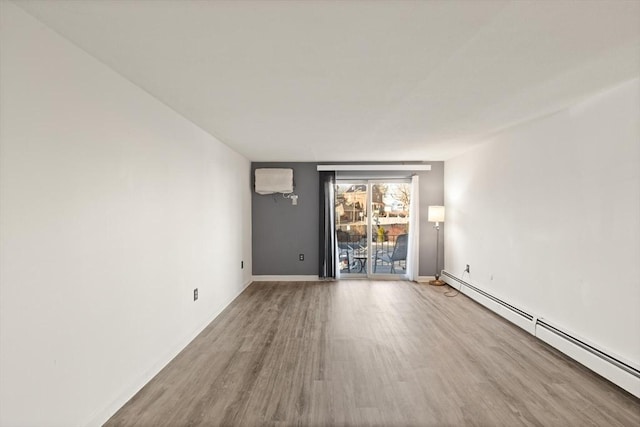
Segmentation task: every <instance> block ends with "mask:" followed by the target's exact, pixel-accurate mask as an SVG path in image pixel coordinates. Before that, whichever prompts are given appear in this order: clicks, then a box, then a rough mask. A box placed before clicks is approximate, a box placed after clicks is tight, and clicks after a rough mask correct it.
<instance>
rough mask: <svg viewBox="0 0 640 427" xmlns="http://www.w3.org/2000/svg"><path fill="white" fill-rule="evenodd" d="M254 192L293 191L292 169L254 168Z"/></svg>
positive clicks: (285, 192) (286, 192)
mask: <svg viewBox="0 0 640 427" xmlns="http://www.w3.org/2000/svg"><path fill="white" fill-rule="evenodd" d="M255 178H256V184H255V185H256V186H255V189H256V193H258V194H273V193H283V194H288V193H293V169H278V168H260V169H256V172H255Z"/></svg>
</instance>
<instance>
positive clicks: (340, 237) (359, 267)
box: [336, 182, 369, 275]
mask: <svg viewBox="0 0 640 427" xmlns="http://www.w3.org/2000/svg"><path fill="white" fill-rule="evenodd" d="M368 206H369V202H368V191H367V183H366V182H340V183H338V184H336V234H337V236H336V237H337V238H336V240H337V242H338V260H339V265H340V274H341V275H366V274H367V253H368V251H367V230H368V221H369V218H368V216H367V212H368V211H369V210H368Z"/></svg>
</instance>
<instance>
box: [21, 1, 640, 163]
mask: <svg viewBox="0 0 640 427" xmlns="http://www.w3.org/2000/svg"><path fill="white" fill-rule="evenodd" d="M17 4H18V5H19V6H20V7H22V8H23V9H24V10H26V11H27V12H29V13H30V14H32V15H34V16H35V17H37V18H38V19H40V20H41V21H42V22H44V23H45V24H47V25H48V26H50V27H51V28H53V29H54V30H56V31H57V32H58V33H60V34H62V35H63V36H65V37H66V38H68V39H69V40H71V41H72V42H73V43H75V44H76V45H77V46H79V47H81V48H82V49H84V50H85V51H87V52H88V53H90V54H91V55H93V56H95V57H96V58H98V59H99V60H101V61H102V62H103V63H105V64H107V65H108V66H110V67H111V68H113V69H114V70H116V71H117V72H118V73H120V74H121V75H122V76H124V77H126V78H127V79H129V80H130V81H132V82H133V83H135V84H136V85H138V86H140V87H141V88H143V89H144V90H146V91H147V92H149V93H150V94H152V95H153V96H155V97H156V98H157V99H159V100H161V101H162V102H164V103H165V104H166V105H168V106H170V107H171V108H173V109H174V110H175V111H177V112H179V113H180V114H182V115H183V116H184V117H186V118H188V119H189V120H191V121H193V122H194V123H196V124H197V125H199V126H200V127H202V128H203V129H205V130H206V131H208V132H209V133H211V134H212V135H215V136H216V137H218V138H219V139H220V140H221V141H222V142H224V143H226V144H227V145H229V146H231V147H232V148H234V149H235V150H237V151H239V152H240V153H242V154H244V155H245V156H246V157H247V158H249V159H251V160H254V161H270V160H279V161H339V160H344V161H357V160H365V161H372V160H388V161H390V160H443V159H447V158H450V157H452V156H454V155H456V154H458V153H461V152H462V151H464V150H466V149H468V148H469V147H471V146H472V145H474V144H477V143H479V142H480V141H481V140H482V139H483V138H486V137H487V136H489V135H491V134H492V133H495V132H497V131H500V130H501V129H504V128H505V127H508V126H511V125H513V124H516V123H521V122H523V121H527V120H531V119H533V118H536V117H539V116H541V115H544V114H548V113H551V112H553V111H557V110H558V109H560V108H563V107H566V106H567V105H570V104H571V103H574V102H576V101H578V100H579V99H581V98H583V97H585V96H587V95H589V94H592V93H595V92H598V91H601V90H603V89H606V88H608V87H610V86H612V85H615V84H617V83H618V82H621V81H624V80H628V79H631V78H634V77H637V76H639V75H640V2H639V1H589V2H579V1H573V0H572V1H560V0H558V1H532V2H528V1H398V0H395V1H340V2H338V1H299V2H294V1H188V0H187V1H177V0H163V1H153V0H134V1H128V0H119V1H116V0H111V1H96V0H88V1H75V0H74V1H66V0H63V1H62V0H56V1H52V0H44V1H43V0H36V1H32V0H26V1H17Z"/></svg>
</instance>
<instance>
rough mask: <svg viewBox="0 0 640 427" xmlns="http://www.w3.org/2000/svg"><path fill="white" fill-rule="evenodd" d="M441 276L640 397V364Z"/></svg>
mask: <svg viewBox="0 0 640 427" xmlns="http://www.w3.org/2000/svg"><path fill="white" fill-rule="evenodd" d="M441 277H442V279H443V280H444V281H445V282H447V284H449V285H450V286H452V287H453V288H455V289H457V290H459V291H460V292H462V293H464V294H465V295H467V296H469V297H470V298H472V299H473V300H475V301H476V302H478V303H480V304H482V305H484V306H485V307H487V308H489V309H490V310H492V311H494V312H495V313H497V314H498V315H500V316H502V317H504V318H505V319H507V320H509V321H510V322H512V323H514V324H516V325H517V326H519V327H521V328H522V329H524V330H526V331H527V332H529V333H530V334H532V335H534V336H535V337H537V338H539V339H540V340H542V341H544V342H546V343H547V344H549V345H551V346H552V347H555V348H556V349H558V350H560V351H561V352H562V353H564V354H566V355H567V356H569V357H571V358H572V359H574V360H576V361H577V362H579V363H581V364H583V365H585V366H586V367H587V368H589V369H591V370H592V371H594V372H596V373H598V374H600V375H602V376H603V377H605V378H607V379H608V380H610V381H611V382H613V383H614V384H617V385H618V386H620V387H621V388H623V389H625V390H627V391H628V392H630V393H631V394H633V395H635V396H636V397H640V368H638V367H637V366H634V365H633V364H632V363H631V362H628V361H625V360H623V359H622V358H620V357H618V356H615V355H612V354H610V353H608V352H606V351H604V350H603V349H600V348H598V347H596V346H594V345H593V344H590V343H588V342H587V341H586V340H584V339H581V338H580V337H577V336H575V334H572V333H570V332H568V331H566V330H563V329H562V328H560V327H558V326H557V325H553V324H552V323H550V322H548V321H546V320H544V319H542V318H539V317H538V316H536V315H534V314H533V313H529V312H527V311H526V310H523V309H521V308H518V307H516V306H514V305H513V304H510V303H508V302H507V301H504V300H502V299H500V298H498V297H496V296H495V295H491V294H490V293H488V292H486V291H484V290H482V289H480V288H478V287H477V286H474V285H473V284H471V283H469V282H467V281H465V280H463V279H461V278H459V277H456V276H455V275H453V274H451V273H450V272H448V271H446V270H443V271H442V276H441Z"/></svg>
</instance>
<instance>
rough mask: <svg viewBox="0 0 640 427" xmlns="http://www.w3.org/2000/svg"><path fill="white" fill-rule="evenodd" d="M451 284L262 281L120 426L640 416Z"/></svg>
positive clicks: (537, 422)
mask: <svg viewBox="0 0 640 427" xmlns="http://www.w3.org/2000/svg"><path fill="white" fill-rule="evenodd" d="M446 290H447V289H446V288H436V287H430V286H428V285H424V284H415V283H409V282H397V281H396V282H391V281H378V282H376V281H366V280H351V281H346V280H345V281H339V282H306V283H303V282H297V283H258V282H257V283H253V284H252V285H251V286H249V287H248V288H247V289H246V290H245V292H243V293H242V294H241V295H240V296H239V297H238V298H237V299H236V300H235V301H234V302H233V303H232V304H231V305H230V306H229V307H228V308H227V309H226V310H225V311H224V312H223V313H222V314H221V315H220V316H218V318H217V319H216V320H215V321H213V322H212V323H211V324H210V325H209V326H208V327H207V328H206V329H205V330H204V331H203V332H202V333H201V334H200V335H199V336H198V337H197V338H196V339H195V340H194V341H193V342H192V343H191V344H189V346H188V347H187V348H186V349H185V350H184V351H182V352H181V353H180V354H179V355H178V356H177V357H176V358H175V359H174V360H173V361H172V362H171V363H170V364H169V365H167V366H166V367H165V368H164V369H163V370H162V371H161V372H160V373H159V374H158V375H157V376H156V377H155V378H154V379H153V380H152V381H151V382H149V383H148V384H147V385H146V386H145V387H144V388H143V389H142V390H141V391H140V392H139V393H137V394H136V395H135V396H134V397H133V398H132V399H131V400H130V401H129V402H128V403H127V404H126V405H125V406H124V407H122V408H121V409H120V410H119V411H118V412H117V413H116V414H115V415H114V416H113V417H112V418H111V419H110V420H109V421H108V422H107V423H106V426H109V427H112V426H196V425H203V426H218V425H219V426H521V425H522V426H640V400H639V399H637V398H635V397H633V396H632V395H630V394H628V393H626V392H624V391H622V390H621V389H619V388H618V387H616V386H615V385H613V384H611V383H609V382H608V381H606V380H604V379H603V378H601V377H599V376H597V375H596V374H593V373H592V372H590V371H588V370H587V369H586V368H583V367H582V366H581V365H579V364H577V363H576V362H574V361H572V360H570V359H568V358H567V357H565V356H563V355H562V354H560V353H559V352H557V351H556V350H554V349H553V348H551V347H549V346H547V345H546V344H544V343H542V342H540V341H538V340H537V339H536V338H534V337H532V336H531V335H529V334H527V333H526V332H524V331H522V330H520V329H519V328H517V327H515V326H513V325H511V324H510V323H508V322H506V321H504V320H503V319H501V318H500V317H498V316H496V315H494V314H493V313H491V312H489V311H488V310H486V309H485V308H483V307H481V306H479V305H478V304H476V303H474V302H473V301H472V300H470V299H468V298H467V297H465V296H464V295H459V296H457V297H455V298H447V297H445V296H444V294H443V293H444V292H445V291H446Z"/></svg>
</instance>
